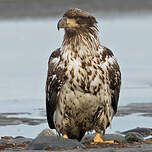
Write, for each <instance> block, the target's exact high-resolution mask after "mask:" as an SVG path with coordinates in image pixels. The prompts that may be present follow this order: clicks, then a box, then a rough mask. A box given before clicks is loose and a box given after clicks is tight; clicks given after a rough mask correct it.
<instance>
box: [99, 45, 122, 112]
mask: <svg viewBox="0 0 152 152" xmlns="http://www.w3.org/2000/svg"><path fill="white" fill-rule="evenodd" d="M102 58H103V60H106V59H107V62H108V61H109V63H108V67H107V70H108V75H109V81H110V84H109V85H110V90H111V101H112V108H113V110H114V114H115V113H116V112H117V106H118V100H119V93H120V86H121V72H120V67H119V65H118V63H117V61H116V59H115V58H114V55H113V53H112V51H111V50H110V49H108V48H106V47H104V51H103V54H102ZM111 59H112V60H111ZM110 60H111V61H112V62H111V61H110Z"/></svg>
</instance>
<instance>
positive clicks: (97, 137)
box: [91, 132, 114, 144]
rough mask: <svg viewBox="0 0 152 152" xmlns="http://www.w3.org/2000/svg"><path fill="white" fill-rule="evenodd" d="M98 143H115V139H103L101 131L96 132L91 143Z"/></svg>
mask: <svg viewBox="0 0 152 152" xmlns="http://www.w3.org/2000/svg"><path fill="white" fill-rule="evenodd" d="M96 143H109V144H113V143H114V140H108V141H103V139H102V138H101V136H100V133H98V132H96V135H95V137H94V139H93V142H92V143H91V144H96Z"/></svg>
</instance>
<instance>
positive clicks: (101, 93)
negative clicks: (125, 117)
mask: <svg viewBox="0 0 152 152" xmlns="http://www.w3.org/2000/svg"><path fill="white" fill-rule="evenodd" d="M96 24H97V21H96V18H95V17H94V16H92V15H91V14H89V13H87V12H85V11H82V10H80V9H76V8H74V9H69V10H68V11H66V12H65V14H64V15H63V17H62V19H61V20H59V22H58V25H57V26H58V29H60V28H64V29H65V35H64V40H63V43H62V45H61V47H60V48H59V49H57V50H55V51H54V52H53V53H52V54H51V56H50V59H49V62H48V76H47V82H46V110H47V120H48V124H49V126H50V128H52V129H56V130H57V132H58V133H59V134H66V135H67V136H68V137H69V138H73V139H78V140H81V138H82V137H83V136H84V134H85V132H86V131H92V130H95V131H96V132H98V133H100V132H101V131H104V132H105V129H106V128H107V127H108V126H109V124H111V121H112V118H113V116H114V114H115V113H116V112H117V105H118V99H119V92H120V85H121V73H120V69H119V65H118V63H117V61H116V59H115V57H114V55H113V53H112V52H111V51H110V50H109V49H108V48H106V47H104V46H102V45H101V44H100V41H99V38H98V28H97V25H96Z"/></svg>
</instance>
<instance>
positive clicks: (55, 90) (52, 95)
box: [46, 48, 65, 129]
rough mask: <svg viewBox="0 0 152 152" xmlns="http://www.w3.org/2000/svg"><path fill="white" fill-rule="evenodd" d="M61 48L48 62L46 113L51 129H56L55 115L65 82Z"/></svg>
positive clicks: (54, 52)
mask: <svg viewBox="0 0 152 152" xmlns="http://www.w3.org/2000/svg"><path fill="white" fill-rule="evenodd" d="M59 63H60V48H58V49H56V50H55V51H53V53H52V54H51V56H50V58H49V62H48V73H47V80H46V112H47V120H48V124H49V126H50V128H52V129H54V128H55V126H54V122H53V115H54V111H55V109H56V105H57V102H58V96H59V91H60V89H61V87H62V85H63V84H64V82H65V76H64V73H65V72H64V69H62V68H61V67H59Z"/></svg>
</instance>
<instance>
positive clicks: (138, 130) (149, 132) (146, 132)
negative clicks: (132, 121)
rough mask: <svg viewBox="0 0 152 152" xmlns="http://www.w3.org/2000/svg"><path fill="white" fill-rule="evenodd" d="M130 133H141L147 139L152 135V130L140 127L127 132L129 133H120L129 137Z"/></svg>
mask: <svg viewBox="0 0 152 152" xmlns="http://www.w3.org/2000/svg"><path fill="white" fill-rule="evenodd" d="M129 132H136V133H139V134H141V135H142V136H143V137H147V136H150V135H152V129H151V128H140V127H137V128H135V129H131V130H127V131H124V132H120V133H121V134H124V135H127V134H128V133H129Z"/></svg>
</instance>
